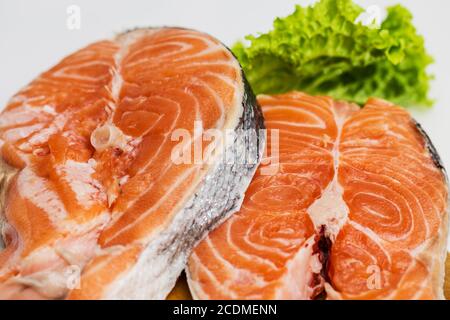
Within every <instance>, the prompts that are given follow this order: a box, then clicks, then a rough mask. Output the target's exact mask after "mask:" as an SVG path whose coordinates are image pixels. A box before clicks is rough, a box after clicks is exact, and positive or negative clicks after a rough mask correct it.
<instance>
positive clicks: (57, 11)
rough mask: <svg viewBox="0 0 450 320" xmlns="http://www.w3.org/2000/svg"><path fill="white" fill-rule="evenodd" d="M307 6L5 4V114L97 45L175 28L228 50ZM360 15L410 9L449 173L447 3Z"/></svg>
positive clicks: (435, 136) (0, 58) (177, 0)
mask: <svg viewBox="0 0 450 320" xmlns="http://www.w3.org/2000/svg"><path fill="white" fill-rule="evenodd" d="M311 2H313V1H307V0H297V1H294V0H220V1H219V0H184V1H183V0H139V1H138V0H126V1H117V0H116V1H114V0H109V1H108V0H101V1H98V0H97V1H93V0H83V1H81V0H71V1H69V0H39V1H33V0H28V1H23V0H0V108H3V106H4V105H5V104H6V102H7V100H8V99H9V97H11V96H12V95H13V94H14V93H15V92H16V91H17V90H19V89H20V88H21V87H22V86H24V85H26V84H27V83H28V82H29V81H31V80H32V79H33V78H34V77H36V76H37V75H38V74H39V73H40V72H42V71H44V70H46V69H47V68H49V67H51V66H52V65H54V64H55V63H57V62H58V61H59V60H60V59H61V58H62V57H64V56H65V55H67V54H69V53H71V52H72V51H75V50H77V49H79V48H81V47H82V46H85V45H87V44H89V43H90V42H92V41H95V40H99V39H102V38H108V37H111V36H113V35H114V34H115V33H119V32H121V31H124V30H126V29H129V28H134V27H137V26H161V25H166V26H167V25H169V26H172V25H177V26H185V27H191V28H195V29H199V30H202V31H205V32H208V33H210V34H212V35H213V36H216V37H217V38H219V39H220V40H222V41H223V42H224V43H225V44H227V45H231V44H233V43H234V42H235V41H236V40H238V39H241V38H242V37H243V36H244V35H246V34H249V33H256V32H265V31H267V30H269V29H270V27H271V25H272V21H273V19H274V18H275V17H277V16H285V15H288V14H289V13H291V12H292V11H293V10H294V5H295V4H301V5H306V4H309V3H311ZM356 2H357V3H359V4H360V5H362V6H363V7H368V6H370V5H379V6H381V7H383V8H384V7H385V6H386V5H391V4H395V3H402V4H404V5H405V6H407V7H408V8H409V9H410V10H411V11H412V13H413V15H414V23H415V25H416V26H417V29H418V30H419V32H420V33H421V34H423V35H424V36H425V40H426V46H427V48H428V49H429V52H430V53H431V54H432V55H433V56H434V57H435V59H436V63H435V64H434V65H433V66H432V67H431V68H430V70H431V71H432V72H433V73H434V74H435V76H436V79H435V81H433V83H432V91H431V92H432V97H433V98H435V99H437V103H436V105H435V106H434V108H432V109H430V110H426V111H421V110H413V113H414V115H415V117H416V119H417V120H418V121H419V122H421V123H422V125H423V126H424V128H425V129H426V131H427V132H428V134H429V135H430V137H431V139H432V141H433V142H434V144H435V146H436V148H437V149H438V151H439V153H440V155H441V157H442V158H443V161H444V164H445V165H446V167H447V168H450V143H449V138H450V42H449V40H450V39H449V38H450V37H449V32H450V1H448V0H427V1H424V0H403V1H402V0H359V1H358V0H356ZM70 5H77V6H79V7H80V9H81V28H80V29H79V30H69V29H68V27H67V18H68V14H67V8H68V7H69V6H70Z"/></svg>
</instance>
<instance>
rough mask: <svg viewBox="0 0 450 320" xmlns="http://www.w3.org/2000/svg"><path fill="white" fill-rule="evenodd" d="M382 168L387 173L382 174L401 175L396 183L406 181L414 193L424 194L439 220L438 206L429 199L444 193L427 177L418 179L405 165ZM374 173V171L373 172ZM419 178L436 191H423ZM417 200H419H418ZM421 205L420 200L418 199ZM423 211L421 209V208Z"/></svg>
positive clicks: (389, 175)
mask: <svg viewBox="0 0 450 320" xmlns="http://www.w3.org/2000/svg"><path fill="white" fill-rule="evenodd" d="M386 164H387V163H386ZM389 164H390V165H392V163H391V162H390V163H389ZM383 170H385V171H386V173H387V174H388V175H383V176H387V177H394V176H400V177H402V178H403V179H404V180H398V179H396V180H397V181H398V183H401V184H404V183H405V182H407V183H408V185H409V186H411V189H414V194H422V195H423V196H424V200H425V201H426V200H428V201H429V204H431V206H432V207H433V208H434V213H435V216H436V217H437V218H438V220H440V206H438V203H436V201H432V200H434V199H431V196H432V195H438V196H441V197H440V199H442V200H443V199H444V195H443V194H442V192H439V190H438V189H437V188H436V187H435V185H433V184H431V183H429V179H425V178H423V179H420V177H419V176H418V175H417V174H415V173H414V172H412V171H410V170H407V167H405V166H397V167H395V168H393V169H391V168H390V167H389V166H387V165H386V166H384V167H383ZM374 174H375V173H374ZM418 179H419V181H420V182H421V183H422V184H425V185H428V186H429V187H430V188H432V189H433V190H435V191H436V192H435V193H433V194H429V193H428V192H426V191H424V190H425V188H423V187H418V182H419V181H417V180H418ZM416 198H417V199H419V197H416ZM418 201H419V200H418ZM419 202H420V204H421V207H422V201H419ZM442 204H443V205H445V202H444V201H442ZM422 212H423V210H422Z"/></svg>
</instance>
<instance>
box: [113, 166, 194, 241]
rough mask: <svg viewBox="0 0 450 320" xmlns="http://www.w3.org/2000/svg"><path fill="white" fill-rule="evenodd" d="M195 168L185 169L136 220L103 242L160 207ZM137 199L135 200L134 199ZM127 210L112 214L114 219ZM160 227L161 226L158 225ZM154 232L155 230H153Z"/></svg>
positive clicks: (144, 192) (143, 193)
mask: <svg viewBox="0 0 450 320" xmlns="http://www.w3.org/2000/svg"><path fill="white" fill-rule="evenodd" d="M195 170H197V168H196V167H191V168H189V169H187V170H186V171H185V172H184V173H183V174H182V175H181V176H179V177H178V178H177V180H176V181H174V182H173V184H172V186H171V187H170V188H168V189H167V190H166V192H165V194H164V195H162V196H161V197H160V198H159V199H158V201H157V202H156V203H155V204H154V205H153V206H152V207H150V208H148V209H147V210H146V211H145V212H144V213H142V214H141V215H140V216H139V217H138V218H137V219H136V220H134V221H133V222H132V223H129V224H128V225H126V226H125V227H123V228H122V229H120V231H119V232H117V233H115V234H113V235H112V236H110V237H109V238H107V239H105V243H107V242H108V241H110V240H111V239H113V238H115V237H117V236H119V235H121V234H122V233H124V232H126V231H127V230H129V229H131V228H132V227H134V226H135V225H136V224H138V223H139V222H140V221H142V220H144V219H145V218H146V217H147V216H148V215H150V214H151V213H152V212H154V211H155V210H156V209H158V208H159V207H161V205H162V204H163V203H164V202H165V200H166V199H167V198H168V197H169V196H170V195H171V194H172V192H173V191H174V190H175V189H176V188H177V187H178V186H179V185H180V184H181V183H182V182H184V180H185V179H186V178H187V177H188V176H189V175H190V174H191V173H192V172H193V171H195ZM148 190H149V188H147V189H146V190H145V191H143V192H141V194H140V196H139V197H137V198H139V199H140V198H142V196H144V195H145V194H146V193H147V192H148ZM136 201H137V200H136ZM127 212H128V210H124V211H122V212H121V213H120V215H116V216H114V221H117V220H118V219H119V218H120V217H121V216H123V215H125V214H127ZM114 221H112V223H114ZM160 227H161V226H160ZM155 232H156V230H155ZM150 236H151V235H150ZM141 241H145V239H141Z"/></svg>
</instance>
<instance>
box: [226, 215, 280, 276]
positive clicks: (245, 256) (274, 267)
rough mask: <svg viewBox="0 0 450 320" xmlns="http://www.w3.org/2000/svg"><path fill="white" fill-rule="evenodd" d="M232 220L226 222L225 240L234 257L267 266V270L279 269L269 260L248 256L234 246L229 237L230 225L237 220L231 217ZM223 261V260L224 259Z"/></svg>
mask: <svg viewBox="0 0 450 320" xmlns="http://www.w3.org/2000/svg"><path fill="white" fill-rule="evenodd" d="M231 218H232V219H233V220H232V221H230V222H227V224H226V227H227V230H226V239H227V242H226V243H227V244H228V245H229V246H230V248H231V249H232V250H233V251H234V252H235V253H236V255H238V256H240V257H242V258H243V259H245V260H247V261H255V262H258V263H261V264H263V265H266V266H268V267H269V268H271V269H273V270H278V269H279V268H278V267H277V266H276V265H275V264H274V263H273V262H272V261H270V260H267V259H264V258H261V257H259V256H257V255H253V254H248V253H246V252H245V251H244V250H243V248H241V247H239V246H238V245H236V244H235V243H234V241H233V238H232V236H231V225H232V223H233V222H234V221H236V220H237V218H235V217H231ZM246 242H247V244H250V245H251V243H249V242H248V241H246ZM224 259H225V258H224Z"/></svg>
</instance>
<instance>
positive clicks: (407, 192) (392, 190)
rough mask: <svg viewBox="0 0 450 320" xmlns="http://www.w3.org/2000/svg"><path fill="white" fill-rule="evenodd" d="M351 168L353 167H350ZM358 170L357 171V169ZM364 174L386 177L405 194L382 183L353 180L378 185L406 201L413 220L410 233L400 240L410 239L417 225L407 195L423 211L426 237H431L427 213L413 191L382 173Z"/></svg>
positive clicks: (400, 222)
mask: <svg viewBox="0 0 450 320" xmlns="http://www.w3.org/2000/svg"><path fill="white" fill-rule="evenodd" d="M347 166H349V165H348V164H347ZM350 167H351V166H350ZM352 168H354V167H352ZM355 170H356V169H355ZM359 171H362V170H359ZM362 172H364V174H365V175H368V176H375V177H377V178H379V177H384V178H385V179H386V180H390V181H393V182H394V183H395V184H396V185H397V187H398V188H400V189H402V190H403V191H404V192H403V193H399V192H397V191H395V190H394V189H393V188H388V187H386V186H385V185H384V184H380V183H378V182H374V181H369V180H367V179H365V180H362V179H358V178H354V179H353V181H359V182H360V183H361V184H363V185H376V186H377V187H379V188H381V189H384V190H386V191H389V193H391V194H392V193H393V194H394V195H396V196H397V197H398V198H400V199H402V200H403V201H404V203H405V204H406V206H407V208H408V212H409V216H410V218H411V228H410V229H409V231H408V232H407V233H406V234H404V236H403V237H402V238H400V239H406V238H408V237H409V236H410V235H411V233H412V231H413V230H414V225H415V222H416V221H415V220H414V215H413V214H412V212H413V210H412V208H411V204H412V203H411V202H410V201H409V200H408V198H406V197H405V194H406V195H409V196H410V198H412V199H413V201H414V202H415V204H416V206H417V207H418V208H419V209H420V210H421V213H422V214H421V215H419V216H420V217H421V218H422V220H423V221H422V224H423V225H424V226H425V230H426V235H427V237H428V235H429V232H430V230H429V226H428V223H427V221H426V220H425V213H424V211H423V208H422V206H421V204H420V202H419V201H418V200H417V197H416V195H415V194H414V193H413V192H412V191H410V190H409V188H404V187H403V186H402V182H400V181H398V180H396V179H394V178H392V177H390V176H387V175H383V174H380V173H376V174H375V173H371V172H368V171H362ZM386 200H388V199H386ZM400 213H404V212H403V211H402V210H400ZM400 218H403V215H400ZM402 222H403V219H402V220H399V222H398V224H397V225H391V227H393V226H401V224H402Z"/></svg>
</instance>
